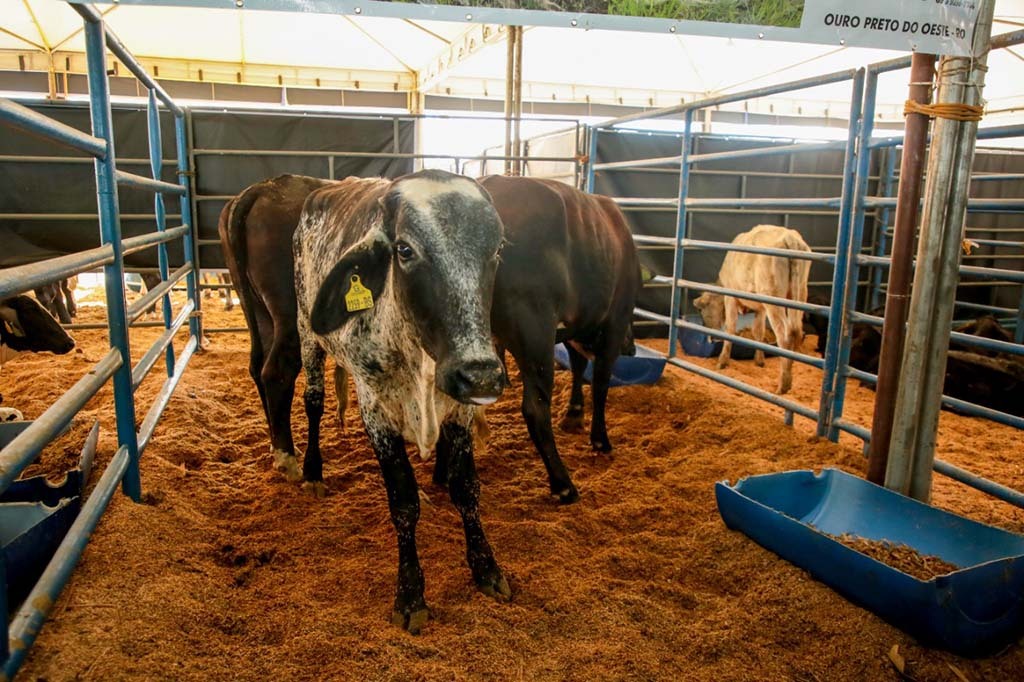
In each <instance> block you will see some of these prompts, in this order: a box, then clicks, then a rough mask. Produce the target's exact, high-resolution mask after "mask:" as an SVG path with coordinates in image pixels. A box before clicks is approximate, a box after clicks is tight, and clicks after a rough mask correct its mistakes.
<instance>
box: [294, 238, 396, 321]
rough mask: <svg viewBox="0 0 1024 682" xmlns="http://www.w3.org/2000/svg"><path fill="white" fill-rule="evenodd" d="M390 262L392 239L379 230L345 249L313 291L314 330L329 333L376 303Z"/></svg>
mask: <svg viewBox="0 0 1024 682" xmlns="http://www.w3.org/2000/svg"><path fill="white" fill-rule="evenodd" d="M390 265H391V243H390V241H389V240H388V239H387V238H386V237H385V236H384V234H383V233H382V232H380V231H379V230H374V231H373V232H371V234H370V235H368V236H367V237H366V238H364V239H363V240H362V241H360V242H359V243H357V244H356V245H354V246H353V247H352V248H351V249H349V250H348V251H346V252H345V255H344V256H342V258H341V260H340V261H338V263H337V265H335V266H334V268H332V269H331V271H330V273H328V275H327V277H326V278H325V279H324V282H323V284H322V285H321V286H320V291H318V292H317V294H316V301H315V302H314V303H313V310H312V311H310V315H309V318H310V319H309V323H310V327H311V328H312V329H313V332H315V333H316V334H320V335H324V334H328V333H330V332H332V331H334V330H335V329H338V328H339V327H341V325H343V324H345V322H347V321H348V319H349V317H350V316H352V315H357V314H359V313H360V312H362V311H363V310H369V309H370V308H372V307H373V306H374V305H376V303H377V299H379V298H380V295H381V292H383V291H384V283H385V282H386V281H387V277H388V268H389V267H390Z"/></svg>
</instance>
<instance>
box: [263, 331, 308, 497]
mask: <svg viewBox="0 0 1024 682" xmlns="http://www.w3.org/2000/svg"><path fill="white" fill-rule="evenodd" d="M278 334H280V336H278ZM300 367H301V359H300V353H299V339H298V338H297V334H295V333H294V332H292V333H282V332H281V327H280V325H276V330H275V336H274V340H273V342H272V343H271V345H270V350H269V351H268V352H267V355H266V358H265V359H264V361H263V369H262V371H261V372H260V379H261V380H262V382H263V387H264V391H266V396H267V419H268V420H269V421H270V446H271V448H272V454H273V456H274V466H276V467H277V468H278V469H279V470H280V471H282V472H284V475H285V478H287V479H288V480H289V481H292V482H295V481H298V480H299V479H301V478H302V474H300V473H299V466H298V462H297V461H296V459H295V443H294V441H293V440H292V400H293V399H294V398H295V380H296V379H297V378H298V376H299V369H300Z"/></svg>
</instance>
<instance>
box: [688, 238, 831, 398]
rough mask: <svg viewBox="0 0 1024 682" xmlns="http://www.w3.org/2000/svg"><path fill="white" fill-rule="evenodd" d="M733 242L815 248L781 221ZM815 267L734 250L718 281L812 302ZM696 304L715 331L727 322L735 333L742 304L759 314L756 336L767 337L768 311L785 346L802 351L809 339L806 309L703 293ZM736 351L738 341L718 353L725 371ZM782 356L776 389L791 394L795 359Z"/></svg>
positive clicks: (727, 328)
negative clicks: (809, 295)
mask: <svg viewBox="0 0 1024 682" xmlns="http://www.w3.org/2000/svg"><path fill="white" fill-rule="evenodd" d="M732 243H733V244H740V245H744V246H761V247H768V248H772V249H788V250H790V251H805V252H808V253H809V252H810V250H811V249H810V247H809V246H807V242H805V241H804V240H803V237H801V236H800V233H799V232H797V231H796V230H790V229H789V228H786V227H779V226H777V225H758V226H756V227H754V228H753V229H752V230H750V231H749V232H744V233H743V234H741V235H738V236H737V237H736V238H735V239H733V240H732ZM810 270H811V263H810V261H807V260H797V259H795V258H786V257H784V256H768V255H765V254H760V253H746V252H743V251H730V252H729V253H728V254H726V256H725V260H724V262H723V263H722V269H721V270H719V271H718V282H717V284H718V285H719V286H722V287H725V288H727V289H736V290H738V291H749V292H751V293H754V294H760V295H762V296H774V297H777V298H788V299H790V300H791V301H799V302H801V303H804V302H806V301H807V276H808V274H809V273H810ZM693 304H694V305H695V306H697V309H698V310H700V314H701V317H702V318H703V319H704V325H705V326H707V327H711V328H712V329H721V328H722V327H723V324H724V327H725V331H726V332H728V333H729V334H735V333H736V317H737V315H739V312H740V309H741V308H742V309H744V310H750V311H753V312H754V326H753V333H754V340H756V341H763V340H764V318H765V315H767V316H768V322H769V323H770V324H771V326H772V331H773V332H774V333H775V338H776V339H777V343H778V345H779V348H783V349H786V350H799V348H800V344H801V342H802V341H803V335H804V334H803V312H802V311H800V310H796V309H794V308H783V307H782V306H777V305H771V304H768V303H758V302H757V301H751V300H749V299H743V298H737V297H734V296H724V295H722V294H713V293H710V292H707V293H704V294H702V295H701V296H700V297H699V298H697V299H696V300H695V301H694V302H693ZM731 352H732V342H731V341H725V342H724V343H723V344H722V353H721V354H720V355H719V356H718V368H719V369H722V368H723V367H725V366H726V365H727V364H728V363H729V357H730V353H731ZM780 360H781V370H780V374H779V385H778V388H777V389H776V392H777V393H786V392H788V391H789V389H790V388H791V387H792V385H793V376H792V366H793V361H792V360H790V359H788V358H780ZM754 361H755V362H756V363H757V365H758V367H763V366H764V352H763V351H761V350H758V351H757V352H756V353H755V355H754Z"/></svg>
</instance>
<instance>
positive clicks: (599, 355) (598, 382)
mask: <svg viewBox="0 0 1024 682" xmlns="http://www.w3.org/2000/svg"><path fill="white" fill-rule="evenodd" d="M481 184H482V185H483V186H484V188H486V189H487V191H488V192H490V194H491V197H492V198H493V200H494V206H495V208H496V209H497V210H498V214H499V215H500V216H501V220H502V222H503V223H504V225H505V239H506V240H507V242H508V243H507V244H506V246H505V249H504V251H502V255H501V259H502V262H501V265H500V266H499V268H498V277H497V280H496V282H495V286H494V303H493V305H492V307H491V328H492V331H493V332H494V335H495V337H496V338H497V340H498V343H499V346H500V347H501V348H503V349H507V350H508V351H510V352H511V353H512V357H514V358H515V360H516V365H517V366H518V367H519V371H520V374H521V376H522V380H523V403H522V410H523V417H524V418H525V420H526V426H527V428H528V429H529V432H530V437H531V438H532V440H533V443H534V445H535V446H536V447H537V451H538V452H539V453H540V456H541V458H542V459H543V461H544V466H545V467H546V468H547V473H548V479H549V482H550V484H551V493H552V494H553V495H556V496H557V497H558V499H559V500H560V501H562V502H566V503H568V502H574V501H575V500H577V499H578V498H579V493H578V492H577V491H576V487H575V486H574V485H573V483H572V480H571V478H570V477H569V472H568V471H567V470H566V468H565V465H564V464H563V463H562V459H561V457H559V455H558V450H557V448H556V447H555V438H554V433H553V431H552V427H551V389H552V386H553V383H554V358H553V354H552V348H553V347H554V345H555V344H556V343H565V345H566V349H567V350H568V352H569V358H570V362H571V364H572V369H573V389H572V396H571V398H570V401H569V408H568V411H567V412H566V415H565V419H564V420H563V421H562V426H563V428H566V429H567V430H574V429H579V428H581V427H582V423H583V390H582V374H583V371H584V369H585V368H586V364H587V358H586V356H585V355H584V353H586V354H588V355H589V354H593V358H594V378H593V384H592V391H593V395H592V399H593V416H592V419H591V424H590V442H591V445H592V446H593V447H594V449H595V450H597V451H600V452H609V451H611V449H612V446H611V443H610V442H609V440H608V432H607V429H606V426H605V402H606V399H607V396H608V382H609V380H610V379H611V371H612V365H613V364H614V362H615V359H616V358H617V357H618V356H619V353H620V351H621V349H622V348H623V346H624V344H625V343H626V342H627V335H628V331H629V329H630V326H631V322H632V318H633V308H634V307H635V304H636V296H637V292H638V291H639V290H640V286H641V279H640V263H639V261H638V259H637V254H636V247H635V246H634V244H633V238H632V235H631V234H630V231H629V227H628V226H627V225H626V221H625V218H624V217H623V215H622V212H621V211H620V210H619V208H618V206H616V205H615V203H614V202H613V201H612V200H611V199H608V198H607V197H602V196H597V195H592V194H586V193H584V192H580V191H579V190H576V189H574V188H572V187H570V186H568V185H566V184H563V183H560V182H554V181H551V180H536V179H532V178H516V177H513V178H510V177H504V176H496V175H495V176H488V177H486V178H483V179H482V180H481ZM438 465H439V466H441V465H442V462H440V461H438Z"/></svg>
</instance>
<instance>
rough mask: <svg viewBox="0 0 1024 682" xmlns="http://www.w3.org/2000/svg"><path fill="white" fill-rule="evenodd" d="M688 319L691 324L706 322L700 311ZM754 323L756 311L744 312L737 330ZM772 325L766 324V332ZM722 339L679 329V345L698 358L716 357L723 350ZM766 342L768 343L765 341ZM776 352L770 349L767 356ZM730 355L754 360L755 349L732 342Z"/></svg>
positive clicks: (771, 355) (688, 316) (747, 327)
mask: <svg viewBox="0 0 1024 682" xmlns="http://www.w3.org/2000/svg"><path fill="white" fill-rule="evenodd" d="M686 321H687V322H689V323H691V324H700V325H703V324H704V319H703V318H702V317H701V316H700V313H694V314H691V315H687V316H686ZM753 325H754V313H743V314H742V315H740V316H739V317H737V318H736V332H737V333H739V332H741V331H743V330H744V329H750V327H752V326H753ZM770 329H771V328H770V327H769V326H768V325H767V323H766V324H765V334H766V335H767V333H768V331H770ZM722 343H723V342H722V339H718V338H715V337H714V336H711V335H710V334H704V333H702V332H699V331H697V330H695V329H680V330H679V345H681V346H682V347H683V352H684V353H686V354H687V355H692V356H694V357H698V358H716V357H718V354H719V353H721V352H722ZM765 343H768V342H767V341H765ZM775 355H776V354H775V353H772V352H771V351H768V352H766V353H765V357H768V358H771V357H775ZM729 357H730V358H732V359H733V360H753V359H754V349H753V348H751V347H750V346H742V345H740V344H738V343H734V344H732V353H730V354H729Z"/></svg>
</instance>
